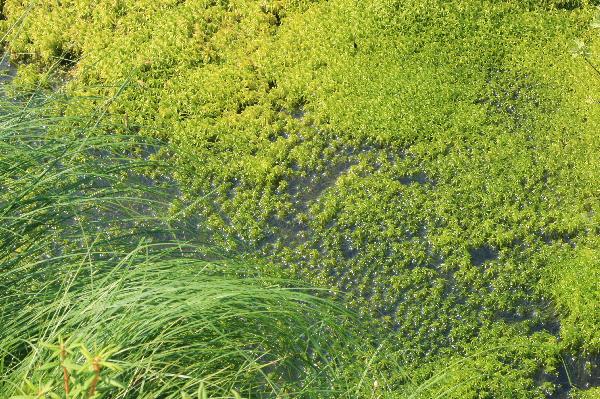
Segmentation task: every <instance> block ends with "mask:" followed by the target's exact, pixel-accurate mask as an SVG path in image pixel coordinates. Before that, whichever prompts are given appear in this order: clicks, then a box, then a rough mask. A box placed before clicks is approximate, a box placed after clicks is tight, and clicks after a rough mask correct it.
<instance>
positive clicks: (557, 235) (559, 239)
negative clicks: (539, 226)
mask: <svg viewBox="0 0 600 399" xmlns="http://www.w3.org/2000/svg"><path fill="white" fill-rule="evenodd" d="M580 234H582V232H581V231H573V232H567V233H564V232H563V233H561V232H558V231H549V232H547V231H538V232H536V233H535V235H536V236H537V237H539V238H540V239H541V240H542V241H543V242H544V243H545V244H546V245H553V244H558V243H562V244H567V245H569V246H570V247H571V248H575V247H576V246H577V243H576V242H575V239H576V238H577V237H578V236H579V235H580Z"/></svg>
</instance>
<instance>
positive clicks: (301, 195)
mask: <svg viewBox="0 0 600 399" xmlns="http://www.w3.org/2000/svg"><path fill="white" fill-rule="evenodd" d="M356 163H357V161H356V160H346V161H342V162H338V163H337V164H334V165H332V166H331V167H329V168H328V169H326V170H325V171H324V172H323V173H314V172H313V173H310V174H308V176H306V177H301V176H297V177H292V178H291V179H290V180H289V181H288V194H289V195H290V197H291V198H292V204H293V206H294V208H295V209H296V210H297V211H298V212H305V211H307V210H308V207H309V206H310V204H311V203H312V202H314V201H315V200H317V199H318V198H319V197H320V196H321V195H322V194H323V193H324V192H325V191H326V190H327V189H329V188H330V187H333V186H334V185H335V183H336V182H337V180H338V179H339V178H340V177H341V176H342V175H343V174H345V173H347V172H348V170H349V169H350V167H351V166H353V165H355V164H356Z"/></svg>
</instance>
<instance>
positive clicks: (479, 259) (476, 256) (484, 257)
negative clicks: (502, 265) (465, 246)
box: [469, 244, 499, 266]
mask: <svg viewBox="0 0 600 399" xmlns="http://www.w3.org/2000/svg"><path fill="white" fill-rule="evenodd" d="M469 254H470V255H471V263H472V264H473V265H475V266H481V265H483V264H484V263H486V262H489V261H492V260H495V259H498V255H499V252H498V250H497V249H496V248H494V247H492V246H491V245H488V244H484V245H482V246H480V247H477V248H471V249H469Z"/></svg>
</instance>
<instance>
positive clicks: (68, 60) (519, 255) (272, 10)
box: [3, 0, 600, 397]
mask: <svg viewBox="0 0 600 399" xmlns="http://www.w3.org/2000/svg"><path fill="white" fill-rule="evenodd" d="M5 3H6V4H5V7H4V14H5V15H6V16H7V20H6V21H4V22H3V26H4V27H5V30H8V28H9V27H12V29H11V30H10V31H9V32H8V35H7V46H8V49H9V50H10V51H11V53H12V54H13V57H15V58H16V59H17V60H20V61H22V62H25V63H29V65H27V66H26V68H27V69H24V70H23V71H24V72H21V73H20V76H18V77H17V79H16V82H17V83H18V84H19V83H20V84H22V85H23V86H25V87H26V86H28V85H29V86H31V85H34V84H37V85H39V84H40V83H39V79H40V78H37V76H40V75H39V74H36V73H35V71H36V70H37V71H45V70H46V69H47V68H49V67H52V68H54V69H55V70H58V71H61V72H60V75H61V76H60V77H61V79H64V78H65V77H67V78H68V83H67V84H66V87H65V88H66V90H68V91H69V92H70V93H71V94H74V95H78V96H84V97H88V98H89V99H90V100H89V107H90V109H92V108H93V107H94V106H95V103H96V102H97V101H98V100H96V99H97V98H104V97H109V98H113V100H112V101H111V102H110V103H109V104H107V107H108V113H107V117H108V118H109V119H112V120H113V121H115V122H117V123H116V124H117V125H122V126H127V127H128V129H129V130H131V131H134V132H136V133H139V134H143V135H152V136H156V135H158V136H160V137H162V138H166V139H168V140H169V141H170V142H171V143H172V146H173V149H174V152H175V154H176V155H175V157H174V160H175V161H176V162H177V164H178V170H179V173H178V179H179V180H180V181H181V183H182V186H183V187H187V193H186V194H187V195H188V196H189V197H190V198H192V199H195V198H197V197H198V198H201V197H202V198H203V196H205V195H206V194H210V195H209V196H208V197H207V199H206V200H201V201H199V202H198V207H197V209H196V212H198V213H200V214H202V215H204V216H206V217H207V218H208V220H209V224H210V227H211V229H212V230H213V231H215V232H217V233H220V234H221V240H222V244H224V245H226V246H230V247H234V246H237V247H242V248H245V249H250V250H252V251H255V252H256V253H257V254H260V255H263V256H269V257H270V258H271V259H272V260H273V261H274V263H279V264H283V265H285V266H286V269H287V271H288V272H290V273H293V274H294V275H300V276H302V277H304V278H306V279H308V280H310V281H312V282H317V283H319V284H321V285H324V286H328V287H332V288H333V289H339V290H342V291H344V292H345V295H344V297H345V299H346V300H347V301H348V302H349V303H350V305H351V306H352V307H354V308H355V309H360V310H361V311H362V312H364V314H365V315H368V316H374V317H375V318H377V319H378V320H380V322H381V325H382V326H384V327H385V328H390V329H393V330H394V331H395V332H396V334H397V337H400V338H399V341H400V342H399V344H398V345H399V347H400V349H402V350H404V351H405V352H406V353H407V355H406V357H405V358H404V362H405V363H407V364H410V365H411V366H412V367H423V370H429V371H423V375H424V377H423V378H425V379H426V378H428V377H426V375H427V373H428V372H431V373H434V374H435V373H437V372H438V371H435V370H436V367H435V365H436V364H444V362H445V361H446V360H440V359H448V358H449V357H452V356H454V355H455V354H456V353H460V354H462V355H464V356H467V357H466V358H467V359H475V360H472V361H471V360H470V362H471V363H470V364H472V366H471V368H469V367H466V368H464V369H462V371H463V372H465V371H464V370H471V371H473V372H474V371H475V370H483V369H486V367H483V365H488V366H489V368H487V369H486V370H488V372H487V374H486V373H482V374H481V376H482V377H481V378H474V379H473V380H472V381H471V383H469V384H465V385H464V389H463V390H458V391H456V392H459V393H460V395H462V396H456V397H535V395H538V396H539V395H542V396H541V397H543V395H546V394H548V395H549V394H550V393H549V392H551V390H552V388H549V387H548V384H550V385H552V384H554V385H557V384H558V382H557V381H556V380H551V379H549V380H548V381H542V380H540V379H539V378H537V376H539V373H540V372H541V371H540V370H543V369H545V368H546V369H548V370H547V371H548V373H550V374H552V373H554V374H556V373H558V371H557V370H558V369H559V367H558V366H552V367H550V366H548V364H551V363H552V362H551V360H549V359H554V360H556V359H557V358H558V357H559V355H557V354H556V351H554V352H553V351H550V350H548V351H546V352H545V353H546V354H545V355H544V356H541V355H539V351H538V350H537V349H535V348H537V346H536V344H535V341H536V339H534V338H532V337H534V335H535V334H541V333H544V334H549V335H551V336H555V337H556V338H558V339H559V340H566V341H567V342H569V343H570V344H569V345H567V346H566V347H567V348H568V349H565V350H567V351H572V352H573V353H577V352H578V351H580V350H582V349H585V350H593V351H598V345H597V343H596V341H595V340H596V339H597V337H595V334H596V333H595V332H594V328H595V327H596V326H597V325H598V324H597V322H596V318H595V317H591V316H590V317H587V319H586V320H587V321H588V322H589V325H586V327H585V331H588V332H589V334H588V335H585V334H584V335H582V334H580V333H579V332H577V333H573V332H569V331H570V330H569V327H568V326H569V325H573V323H575V322H574V320H580V318H579V316H569V315H573V314H577V313H573V312H579V311H580V310H581V312H584V314H590V313H591V312H593V309H595V308H590V309H587V310H586V309H585V306H583V305H581V306H582V307H583V308H582V309H579V308H578V309H577V310H571V311H570V313H562V314H561V315H560V316H557V315H556V312H555V311H554V309H553V306H552V300H556V298H559V308H561V309H563V308H564V306H567V308H566V309H568V308H569V307H570V306H571V307H572V306H576V305H575V304H571V303H570V302H569V298H571V296H572V295H574V294H573V293H572V292H571V291H569V290H577V292H581V295H584V292H588V291H590V292H595V290H596V288H597V287H593V286H590V287H588V286H585V287H583V286H578V285H574V282H577V281H584V282H585V281H588V280H586V278H587V279H589V278H590V277H589V276H590V275H593V273H591V274H583V275H572V278H571V279H570V280H569V279H568V278H567V277H565V279H563V280H557V281H561V283H560V284H558V285H556V286H554V285H551V286H550V287H548V286H547V285H545V284H540V281H541V280H544V281H545V280H546V279H547V278H548V276H549V275H553V274H554V273H557V272H556V269H555V264H556V262H555V259H557V257H560V258H561V259H564V258H565V257H566V259H568V258H569V257H572V256H575V254H576V249H574V247H577V246H578V245H580V244H581V243H584V242H587V240H589V239H590V238H593V237H595V236H597V235H598V216H597V215H598V211H599V209H598V208H599V205H598V204H599V203H598V195H599V191H598V187H599V183H600V177H599V175H598V173H597V169H598V154H599V153H600V142H599V141H598V140H597V126H600V112H599V108H598V107H599V105H598V101H599V100H598V99H599V98H600V85H599V84H597V83H600V81H597V80H596V81H595V80H594V79H596V77H595V76H594V71H593V70H592V69H591V68H590V64H588V63H586V62H584V60H583V59H582V58H581V57H575V58H574V57H572V55H571V52H570V49H571V47H572V45H573V41H574V40H575V39H577V38H583V39H584V40H585V41H586V43H587V44H588V45H589V46H590V48H591V49H594V48H597V47H598V38H597V34H596V33H595V32H594V31H593V30H592V29H590V28H589V21H590V20H591V18H592V16H593V8H592V7H591V4H590V3H589V2H586V1H529V2H517V1H484V2H482V1H445V2H444V1H434V0H430V1H416V0H405V1H399V0H388V1H381V2H357V1H350V0H336V1H328V2H320V1H300V0H297V1H277V2H262V3H261V2H256V1H194V2H182V1H176V0H172V1H161V2H152V1H144V0H138V1H135V2H124V1H108V2H100V3H99V4H96V3H97V2H91V1H87V0H73V1H68V2H64V1H63V2H58V1H51V0H45V1H40V2H38V3H37V4H36V5H35V6H31V7H30V6H29V3H28V2H24V1H17V0H8V1H6V2H5ZM23 13H26V14H27V16H26V18H24V19H23V20H22V21H23V22H22V23H18V21H19V18H21V16H22V15H23ZM590 57H592V58H591V59H590V61H591V63H592V65H593V64H594V63H596V62H597V59H595V58H593V57H594V55H593V54H592V55H591V56H590ZM65 71H66V72H65ZM21 76H22V78H21ZM44 82H45V81H44ZM115 82H126V85H124V86H123V85H121V84H120V83H115ZM591 82H594V83H595V84H594V83H591ZM44 84H46V83H44ZM117 92H118V93H119V95H118V96H117V97H114V96H115V94H116V93H117ZM65 112H66V113H67V114H69V113H75V114H77V113H85V112H87V111H86V107H85V106H83V107H82V106H81V105H79V106H78V107H77V108H76V109H67V110H66V111H65ZM596 264H597V263H596ZM593 265H594V263H592V264H590V267H591V268H593V267H594V266H593ZM582 284H584V283H582ZM590 284H591V283H590ZM584 285H585V284H584ZM578 287H580V288H581V291H580V290H579V288H578ZM557 290H559V291H557ZM560 290H562V291H560ZM586 290H587V291H586ZM577 295H579V294H577ZM560 298H563V300H562V301H561V300H560ZM594 298H595V297H594ZM582 301H583V300H582ZM582 301H580V302H577V303H585V302H584V301H583V302H582ZM557 317H559V318H560V320H559V321H560V325H561V328H560V332H559V331H558V329H557V327H556V325H557V323H558V322H559V321H558V320H557ZM565 326H566V327H565ZM504 330H505V331H504ZM476 336H485V337H486V339H485V340H484V341H485V342H479V343H477V344H476V345H475V348H474V347H473V345H474V344H472V343H471V341H472V340H473V338H474V337H476ZM528 337H529V338H531V341H532V342H533V343H532V344H531V346H530V347H529V348H528V349H527V350H522V351H514V352H510V351H507V352H506V353H504V354H503V355H502V356H500V355H498V356H496V357H494V356H491V357H490V356H475V357H474V358H473V357H469V353H478V352H477V351H478V348H483V347H486V346H488V347H494V346H498V345H501V346H502V345H506V344H507V342H514V343H515V345H523V342H527V338H528ZM560 342H561V343H560V344H559V343H556V344H555V346H556V347H557V348H559V349H560V350H562V348H563V346H562V345H563V344H562V341H560ZM557 350H558V349H557ZM548 353H550V354H548ZM428 362H433V364H434V366H433V367H432V366H429V365H427V366H423V365H424V364H426V363H428ZM432 370H433V371H432ZM502 370H504V371H505V372H504V371H502ZM457 373H458V372H456V373H454V372H453V375H454V376H455V377H456V376H460V375H461V374H460V373H458V374H457ZM486 375H487V376H488V377H489V378H488V377H483V376H486ZM461 378H462V377H461ZM536 378H537V379H536ZM459 379H460V378H459ZM449 381H456V380H453V379H450V380H449ZM507 381H510V384H507V383H506V382H507ZM399 384H400V385H402V384H403V383H402V382H400V383H399ZM449 384H451V385H452V384H454V382H449ZM493 387H496V388H493ZM502 389H507V390H509V391H510V392H511V393H512V394H511V395H512V396H511V395H509V394H508V392H509V391H502ZM439 392H442V391H438V393H439ZM476 393H480V395H479V396H477V395H476ZM528 395H529V396H528Z"/></svg>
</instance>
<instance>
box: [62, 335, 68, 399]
mask: <svg viewBox="0 0 600 399" xmlns="http://www.w3.org/2000/svg"><path fill="white" fill-rule="evenodd" d="M66 357H67V353H66V350H65V345H64V344H62V343H61V344H60V362H61V365H62V369H63V383H64V386H65V398H67V399H69V393H70V391H71V389H70V387H69V371H68V370H67V368H66V367H65V358H66Z"/></svg>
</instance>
